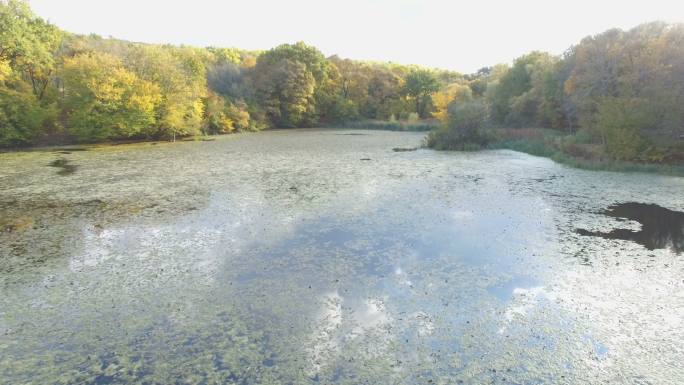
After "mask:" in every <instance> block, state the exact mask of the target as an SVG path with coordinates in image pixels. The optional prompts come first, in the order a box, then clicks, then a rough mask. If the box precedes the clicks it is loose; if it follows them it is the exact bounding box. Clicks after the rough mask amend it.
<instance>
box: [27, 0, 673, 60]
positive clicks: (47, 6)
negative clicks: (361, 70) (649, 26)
mask: <svg viewBox="0 0 684 385" xmlns="http://www.w3.org/2000/svg"><path fill="white" fill-rule="evenodd" d="M29 2H30V4H31V6H32V8H33V10H34V11H35V12H36V13H37V14H38V15H40V16H41V17H43V18H45V19H48V20H50V21H51V22H52V23H53V24H56V25H58V26H59V27H61V28H62V29H65V30H67V31H70V32H75V33H83V34H89V33H96V34H98V35H101V36H104V37H109V36H112V37H116V38H120V39H125V40H132V41H138V42H147V43H171V44H186V45H193V46H199V47H206V46H218V47H238V48H244V49H250V50H262V49H269V48H272V47H275V46H277V45H279V44H283V43H294V42H297V41H304V42H306V43H307V44H311V45H314V46H316V47H317V48H318V49H320V50H321V51H322V52H323V53H324V54H325V55H326V56H329V55H333V54H337V55H339V56H341V57H345V58H351V59H358V60H375V61H391V62H396V63H403V64H419V65H424V66H429V67H437V68H444V69H450V70H456V71H459V72H463V73H470V72H474V71H476V70H477V69H479V68H481V67H484V66H488V65H494V64H497V63H510V62H511V61H512V60H513V59H514V58H516V57H518V56H520V55H522V54H525V53H527V52H530V51H533V50H542V51H548V52H551V53H554V54H561V53H563V52H564V51H565V50H566V49H567V48H569V47H570V46H571V45H573V44H575V43H578V42H579V41H580V40H581V39H582V38H583V37H586V36H589V35H594V34H597V33H600V32H603V31H605V30H607V29H610V28H615V27H617V28H622V29H629V28H631V27H634V26H636V25H638V24H641V23H644V22H648V21H654V20H662V21H666V22H671V23H675V22H679V23H681V22H684V1H682V0H648V1H643V0H642V1H631V0H621V1H614V0H565V1H556V0H545V1H544V0H489V1H481V0H480V1H478V0H469V1H458V0H452V1H447V0H423V1H420V0H335V1H332V0H240V1H234V0H223V1H221V0H191V1H188V0H180V1H170V0H30V1H29Z"/></svg>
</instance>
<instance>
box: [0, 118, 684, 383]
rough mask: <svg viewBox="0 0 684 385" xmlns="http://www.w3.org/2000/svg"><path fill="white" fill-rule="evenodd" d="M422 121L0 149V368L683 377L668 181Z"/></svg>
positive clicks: (132, 375) (97, 377) (132, 379)
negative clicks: (492, 147) (472, 143)
mask: <svg viewBox="0 0 684 385" xmlns="http://www.w3.org/2000/svg"><path fill="white" fill-rule="evenodd" d="M421 140H422V135H421V134H416V133H399V132H379V131H351V130H330V131H323V130H295V131H273V132H264V133H258V134H245V135H235V136H230V137H222V138H219V139H217V140H215V141H204V142H189V143H161V144H157V145H153V144H140V145H123V146H109V147H92V148H88V149H87V151H77V150H83V149H80V148H74V149H60V150H58V151H57V150H55V151H48V150H46V151H33V152H22V153H6V154H0V230H1V231H0V383H2V384H165V385H166V384H461V383H463V384H489V383H494V384H599V383H605V384H681V383H684V365H682V363H683V362H684V256H683V255H682V252H681V251H682V249H683V247H682V239H683V237H684V230H683V229H682V227H681V226H682V224H681V222H680V219H681V217H679V216H678V215H679V213H680V212H682V211H684V178H677V177H665V176H656V175H646V174H626V173H624V174H623V173H612V172H595V171H583V170H577V169H572V168H568V167H566V166H562V165H559V164H556V163H554V162H552V161H550V160H548V159H543V158H537V157H532V156H529V155H525V154H521V153H517V152H512V151H489V152H478V153H439V152H434V151H431V150H424V149H419V150H417V151H393V149H410V148H413V147H416V146H419V145H420V143H421ZM625 210H627V211H625ZM630 210H631V211H630ZM634 210H636V211H638V213H637V214H635V211H634ZM664 213H665V214H664ZM665 217H667V218H668V219H667V220H660V219H658V218H665ZM678 226H680V227H678Z"/></svg>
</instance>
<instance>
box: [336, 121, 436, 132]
mask: <svg viewBox="0 0 684 385" xmlns="http://www.w3.org/2000/svg"><path fill="white" fill-rule="evenodd" d="M438 126H439V122H437V121H435V120H419V121H406V120H394V121H389V120H359V121H354V122H346V123H339V124H335V125H332V126H331V128H349V129H356V130H386V131H413V132H427V131H430V130H433V129H435V128H437V127H438Z"/></svg>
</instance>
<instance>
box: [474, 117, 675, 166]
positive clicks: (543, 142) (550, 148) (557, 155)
mask: <svg viewBox="0 0 684 385" xmlns="http://www.w3.org/2000/svg"><path fill="white" fill-rule="evenodd" d="M489 136H490V139H491V142H490V143H489V144H488V145H487V147H486V148H488V149H508V150H515V151H520V152H524V153H527V154H531V155H536V156H543V157H547V158H551V159H553V160H554V161H556V162H559V163H563V164H567V165H570V166H573V167H578V168H582V169H588V170H607V171H626V172H652V173H659V174H665V175H676V176H684V142H681V143H674V144H670V145H669V146H668V147H667V149H666V153H667V157H666V158H665V159H664V160H663V161H662V162H658V163H656V162H626V161H616V160H613V159H610V158H609V157H608V156H607V154H606V153H605V150H604V148H603V146H602V145H600V144H596V143H592V141H591V140H590V138H588V137H587V136H586V135H585V134H584V133H582V132H579V133H576V134H566V133H563V132H561V131H557V130H550V129H537V128H526V129H510V128H506V129H492V130H490V131H489Z"/></svg>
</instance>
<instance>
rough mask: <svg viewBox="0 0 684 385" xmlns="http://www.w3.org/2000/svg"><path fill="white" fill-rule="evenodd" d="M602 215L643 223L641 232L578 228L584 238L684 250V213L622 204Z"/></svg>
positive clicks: (652, 247) (640, 204)
mask: <svg viewBox="0 0 684 385" xmlns="http://www.w3.org/2000/svg"><path fill="white" fill-rule="evenodd" d="M601 214H604V215H607V216H610V217H613V218H624V219H629V220H633V221H636V222H639V223H640V224H641V229H640V230H638V231H637V230H629V229H614V230H612V231H610V232H601V231H588V230H584V229H578V230H577V232H578V233H579V234H580V235H588V236H596V237H602V238H606V239H622V240H628V241H634V242H637V243H639V244H640V245H643V246H644V247H646V248H647V249H649V250H654V249H665V248H670V249H672V250H673V251H674V252H675V253H681V252H682V251H684V213H682V212H679V211H673V210H669V209H666V208H664V207H660V206H658V205H654V204H645V203H636V202H628V203H620V204H616V205H612V206H610V207H608V209H606V210H604V211H603V212H601Z"/></svg>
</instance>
